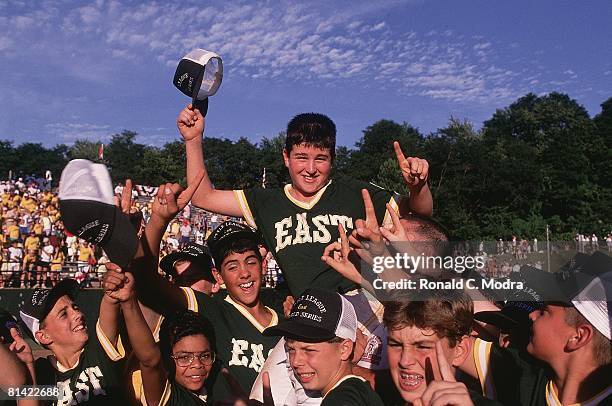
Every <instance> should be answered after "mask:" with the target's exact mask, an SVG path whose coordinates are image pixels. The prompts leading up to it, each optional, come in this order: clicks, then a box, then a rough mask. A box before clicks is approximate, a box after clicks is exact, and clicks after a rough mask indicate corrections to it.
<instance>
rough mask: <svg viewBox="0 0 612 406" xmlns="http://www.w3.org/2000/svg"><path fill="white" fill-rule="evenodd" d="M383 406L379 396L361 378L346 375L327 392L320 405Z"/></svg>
mask: <svg viewBox="0 0 612 406" xmlns="http://www.w3.org/2000/svg"><path fill="white" fill-rule="evenodd" d="M336 405H337V406H360V405H364V406H365V405H368V406H383V405H384V403H383V401H382V399H381V398H380V396H378V394H376V392H374V391H373V390H372V388H371V387H370V384H369V383H368V382H367V381H366V380H365V379H363V378H361V377H359V376H355V375H347V376H345V377H344V378H342V379H341V380H340V381H338V383H336V385H334V387H333V388H332V389H331V390H330V391H329V392H327V394H326V395H325V397H323V401H322V402H321V406H336Z"/></svg>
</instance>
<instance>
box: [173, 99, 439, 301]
mask: <svg viewBox="0 0 612 406" xmlns="http://www.w3.org/2000/svg"><path fill="white" fill-rule="evenodd" d="M177 125H178V128H179V131H180V133H181V135H182V137H183V139H184V141H185V148H186V154H187V176H188V178H191V177H193V176H194V175H195V174H196V173H198V172H199V171H202V170H204V171H205V169H206V168H205V165H204V159H203V151H202V142H203V140H202V139H203V133H204V118H203V117H202V115H201V114H200V112H199V111H198V110H192V109H191V106H187V107H186V108H185V109H183V110H182V111H181V112H180V114H179V117H178V119H177ZM335 147H336V126H335V124H334V123H333V121H332V120H330V119H329V117H327V116H325V115H323V114H315V113H308V114H300V115H297V116H295V117H294V118H293V119H292V120H291V121H290V122H289V124H288V126H287V137H286V142H285V148H284V150H283V161H284V164H285V166H286V167H287V169H288V171H289V175H290V177H291V184H288V185H285V187H284V188H276V189H275V188H272V189H243V190H234V191H232V190H217V189H215V188H214V187H213V185H212V182H211V180H210V179H209V178H208V175H207V174H206V172H205V175H204V178H203V180H202V182H201V183H200V184H199V187H198V189H197V190H196V192H195V194H194V196H193V200H192V203H193V204H194V205H196V206H198V207H201V208H203V209H206V210H209V211H212V212H216V213H221V214H225V215H229V216H234V217H243V218H244V219H245V220H246V221H247V223H248V224H249V225H250V226H251V227H253V228H256V229H257V230H258V231H259V232H261V234H262V235H263V236H264V240H265V242H266V245H267V246H268V248H269V249H270V250H271V251H272V252H273V254H274V257H275V258H276V260H277V262H278V264H279V265H280V268H281V269H282V271H283V274H284V276H285V278H286V280H287V283H288V285H289V290H290V291H291V293H292V295H294V296H297V295H299V294H300V293H301V292H302V291H304V290H305V289H306V288H307V287H321V288H324V289H332V290H336V291H340V292H348V291H350V290H353V289H355V288H357V287H358V286H357V285H356V284H355V283H353V282H351V281H349V280H347V279H345V278H343V277H342V276H341V275H340V274H338V273H337V272H335V271H334V270H333V269H331V268H330V267H329V266H328V265H327V264H325V263H323V262H321V261H316V260H315V261H313V258H320V257H321V255H322V254H323V250H324V248H325V247H326V246H327V244H329V243H330V242H333V241H336V240H338V238H339V234H338V224H342V225H343V227H344V229H345V230H347V232H350V231H352V230H353V229H354V228H355V227H356V225H355V222H356V220H357V219H363V218H365V213H364V207H363V204H362V200H361V190H362V189H364V188H365V189H368V190H369V191H370V194H371V195H372V200H373V201H374V205H375V207H376V211H377V216H378V218H380V219H382V218H383V217H384V216H383V215H384V213H385V211H386V207H385V204H386V203H390V204H391V205H392V207H393V208H394V210H398V204H399V196H397V195H395V194H393V193H391V192H389V191H386V190H384V189H382V188H380V187H378V186H375V185H373V184H371V183H366V182H359V181H340V180H333V181H332V179H331V172H332V164H333V160H334V157H335ZM395 148H396V154H397V157H398V161H399V164H400V168H401V169H402V174H403V176H404V179H405V181H406V183H407V185H408V189H409V190H410V197H409V202H408V203H409V204H408V206H409V210H411V211H413V212H415V213H419V214H423V215H426V216H430V215H431V213H432V207H433V202H432V197H431V192H430V190H429V186H428V185H427V177H428V171H429V166H428V164H427V161H425V160H423V159H419V158H413V157H411V158H405V157H404V156H403V154H402V152H401V149H399V144H397V143H396V145H395ZM375 164H377V163H375ZM402 206H403V205H402Z"/></svg>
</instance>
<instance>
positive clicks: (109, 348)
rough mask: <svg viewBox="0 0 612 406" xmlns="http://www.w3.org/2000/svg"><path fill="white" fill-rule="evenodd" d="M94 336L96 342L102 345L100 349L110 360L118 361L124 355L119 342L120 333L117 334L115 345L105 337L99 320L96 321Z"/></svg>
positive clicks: (121, 344)
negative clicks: (96, 339)
mask: <svg viewBox="0 0 612 406" xmlns="http://www.w3.org/2000/svg"><path fill="white" fill-rule="evenodd" d="M96 336H97V337H98V342H99V343H100V345H101V346H102V349H103V350H104V352H105V353H106V355H107V356H108V358H110V360H111V361H119V360H120V359H123V358H124V357H125V349H124V348H123V343H122V342H121V335H117V346H115V345H114V344H113V343H112V342H111V340H110V339H109V338H108V337H106V334H104V331H102V327H100V321H98V322H96Z"/></svg>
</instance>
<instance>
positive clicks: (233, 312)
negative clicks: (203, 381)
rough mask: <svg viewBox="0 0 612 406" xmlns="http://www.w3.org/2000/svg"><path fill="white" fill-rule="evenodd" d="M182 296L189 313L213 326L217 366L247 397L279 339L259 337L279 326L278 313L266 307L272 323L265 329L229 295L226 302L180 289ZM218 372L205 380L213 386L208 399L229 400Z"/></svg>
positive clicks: (226, 389) (218, 298)
mask: <svg viewBox="0 0 612 406" xmlns="http://www.w3.org/2000/svg"><path fill="white" fill-rule="evenodd" d="M183 292H185V294H186V296H187V302H188V308H189V310H193V311H195V312H199V313H200V314H202V315H204V316H206V317H207V318H208V319H209V320H210V321H211V323H212V325H213V326H214V329H215V347H216V348H217V359H218V360H219V362H218V364H217V365H219V366H221V367H225V368H227V369H228V370H229V372H230V374H231V375H232V376H233V377H234V379H235V380H236V381H237V382H238V383H239V384H240V386H241V387H242V389H243V390H244V392H245V393H249V392H250V391H251V386H253V382H255V379H256V378H257V375H258V374H259V371H261V368H262V366H263V364H264V362H265V361H266V358H267V357H268V354H269V352H270V351H271V350H272V349H273V348H274V346H275V345H276V343H277V342H278V340H279V337H266V336H264V335H263V334H262V332H263V331H264V330H265V329H266V328H268V327H271V326H275V325H276V324H278V314H277V312H276V311H275V310H273V309H270V308H269V307H267V309H268V310H270V312H271V313H272V320H271V321H270V324H269V325H268V326H262V325H261V324H259V322H257V320H255V318H254V317H253V316H251V314H249V313H248V311H247V310H246V309H245V308H244V307H243V306H241V305H240V304H238V303H236V302H234V301H233V300H232V298H231V297H230V296H229V295H228V296H226V297H225V298H220V297H210V296H208V295H205V294H204V293H201V292H195V291H193V290H192V289H190V288H186V289H183ZM281 314H282V313H281ZM219 369H220V368H213V370H212V371H211V375H210V377H209V378H208V379H210V380H211V382H212V383H211V385H212V390H211V393H210V397H211V398H212V399H214V401H220V400H224V399H227V398H228V397H229V396H230V387H229V385H228V384H227V382H226V380H225V378H223V376H222V375H221V374H220V373H219V372H220V371H219ZM207 386H209V384H207Z"/></svg>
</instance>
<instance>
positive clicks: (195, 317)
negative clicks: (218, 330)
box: [159, 309, 216, 379]
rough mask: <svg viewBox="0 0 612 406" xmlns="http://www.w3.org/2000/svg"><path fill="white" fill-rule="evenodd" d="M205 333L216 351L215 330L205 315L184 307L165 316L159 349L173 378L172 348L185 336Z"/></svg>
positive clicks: (161, 327) (161, 328)
mask: <svg viewBox="0 0 612 406" xmlns="http://www.w3.org/2000/svg"><path fill="white" fill-rule="evenodd" d="M200 334H201V335H203V336H204V337H206V339H207V340H208V342H209V343H210V348H211V350H212V351H213V352H216V346H215V330H214V328H213V326H212V324H211V323H210V321H209V320H208V319H207V318H205V317H204V316H202V315H200V314H199V313H196V312H194V311H191V310H187V309H182V310H177V311H175V312H174V313H171V314H170V315H168V317H165V318H164V321H162V323H161V326H160V328H159V351H160V353H161V356H162V360H163V363H164V367H165V368H166V371H168V374H169V376H170V378H171V379H174V373H175V366H174V361H172V362H171V358H170V356H171V355H172V348H173V347H174V345H175V344H176V343H178V342H179V341H180V340H181V339H182V338H183V337H188V336H195V335H200Z"/></svg>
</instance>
